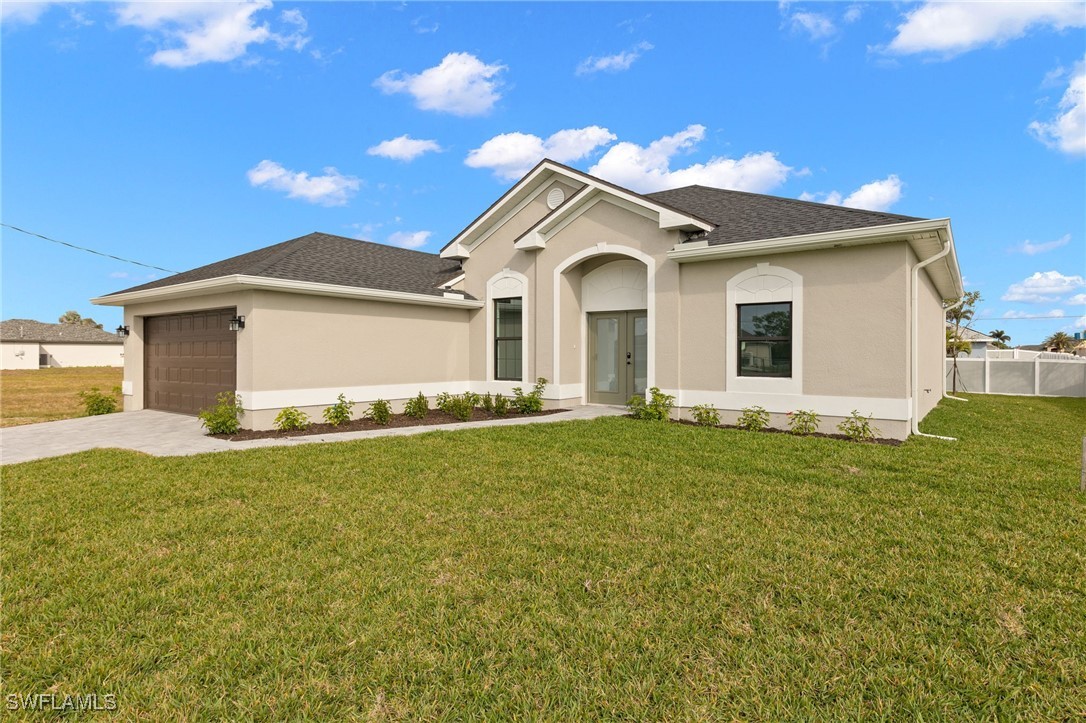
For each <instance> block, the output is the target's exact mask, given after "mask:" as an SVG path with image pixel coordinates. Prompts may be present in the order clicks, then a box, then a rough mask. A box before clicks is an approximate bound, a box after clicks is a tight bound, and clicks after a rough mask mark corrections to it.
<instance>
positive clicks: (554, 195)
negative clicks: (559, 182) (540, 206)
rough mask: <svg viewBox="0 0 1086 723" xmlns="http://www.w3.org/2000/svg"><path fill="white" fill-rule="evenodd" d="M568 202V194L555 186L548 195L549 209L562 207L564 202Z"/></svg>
mask: <svg viewBox="0 0 1086 723" xmlns="http://www.w3.org/2000/svg"><path fill="white" fill-rule="evenodd" d="M565 200H566V194H565V193H564V192H563V191H562V189H561V188H559V187H558V186H555V187H554V188H552V189H551V191H550V193H548V194H547V208H550V209H555V208H558V207H559V206H561V205H562V201H565Z"/></svg>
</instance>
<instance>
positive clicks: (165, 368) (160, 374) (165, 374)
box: [144, 309, 237, 414]
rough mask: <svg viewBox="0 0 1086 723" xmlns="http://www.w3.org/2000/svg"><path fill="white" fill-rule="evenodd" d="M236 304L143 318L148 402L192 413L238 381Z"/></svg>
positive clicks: (176, 410)
mask: <svg viewBox="0 0 1086 723" xmlns="http://www.w3.org/2000/svg"><path fill="white" fill-rule="evenodd" d="M236 313H237V312H236V309H216V310H213V311H199V312H191V313H185V314H171V315H168V316H157V317H148V318H147V319H145V320H144V342H145V352H144V360H145V361H144V363H145V368H144V379H145V380H146V381H145V387H146V388H145V393H146V400H147V407H148V408H150V409H162V410H165V411H171V412H182V413H186V414H195V413H196V412H198V411H199V410H201V409H203V408H205V407H208V406H211V405H212V404H214V403H215V399H216V397H217V396H218V395H219V394H220V393H222V392H232V391H234V389H235V388H236V385H237V338H236V337H237V332H233V331H230V326H229V325H230V319H231V318H232V317H233V316H235V314H236Z"/></svg>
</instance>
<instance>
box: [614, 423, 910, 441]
mask: <svg viewBox="0 0 1086 723" xmlns="http://www.w3.org/2000/svg"><path fill="white" fill-rule="evenodd" d="M628 416H629V415H628ZM631 418H632V416H631ZM672 424H686V425H688V426H691V427H701V426H704V425H701V424H698V423H697V422H693V421H691V420H689V419H678V420H672ZM715 428H716V429H743V428H742V427H737V426H736V425H734V424H717V425H715ZM744 431H749V430H744ZM760 431H761V432H765V433H769V434H792V432H790V431H788V430H787V429H769V428H766V429H763V430H760ZM792 436H794V437H822V438H824V439H841V440H844V441H846V442H852V441H854V440H852V439H849V438H848V437H846V436H845V435H843V434H825V433H823V432H812V433H811V434H794V435H792ZM864 443H865V444H882V445H885V446H887V447H900V446H901V445H902V444H904V442H902V441H901V440H900V439H885V438H883V437H875V438H874V439H868V440H866V442H864Z"/></svg>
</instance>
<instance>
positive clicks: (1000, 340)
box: [988, 329, 1011, 349]
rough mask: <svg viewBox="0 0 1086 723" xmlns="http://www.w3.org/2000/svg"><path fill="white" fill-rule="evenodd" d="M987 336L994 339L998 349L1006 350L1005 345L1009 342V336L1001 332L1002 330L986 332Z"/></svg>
mask: <svg viewBox="0 0 1086 723" xmlns="http://www.w3.org/2000/svg"><path fill="white" fill-rule="evenodd" d="M988 336H990V337H992V338H993V339H995V345H996V347H998V348H1000V349H1006V348H1007V343H1008V342H1009V341H1010V340H1011V336H1010V334H1008V333H1007V332H1005V331H1003V330H1002V329H994V330H992V331H990V332H988Z"/></svg>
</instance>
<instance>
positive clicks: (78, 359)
mask: <svg viewBox="0 0 1086 723" xmlns="http://www.w3.org/2000/svg"><path fill="white" fill-rule="evenodd" d="M119 366H124V341H123V340H121V339H119V338H118V337H117V335H116V334H111V333H109V332H107V331H102V330H101V329H99V328H98V327H96V326H84V325H82V324H48V323H45V322H42V321H34V320H33V319H8V320H7V321H0V369H42V368H45V367H119Z"/></svg>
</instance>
